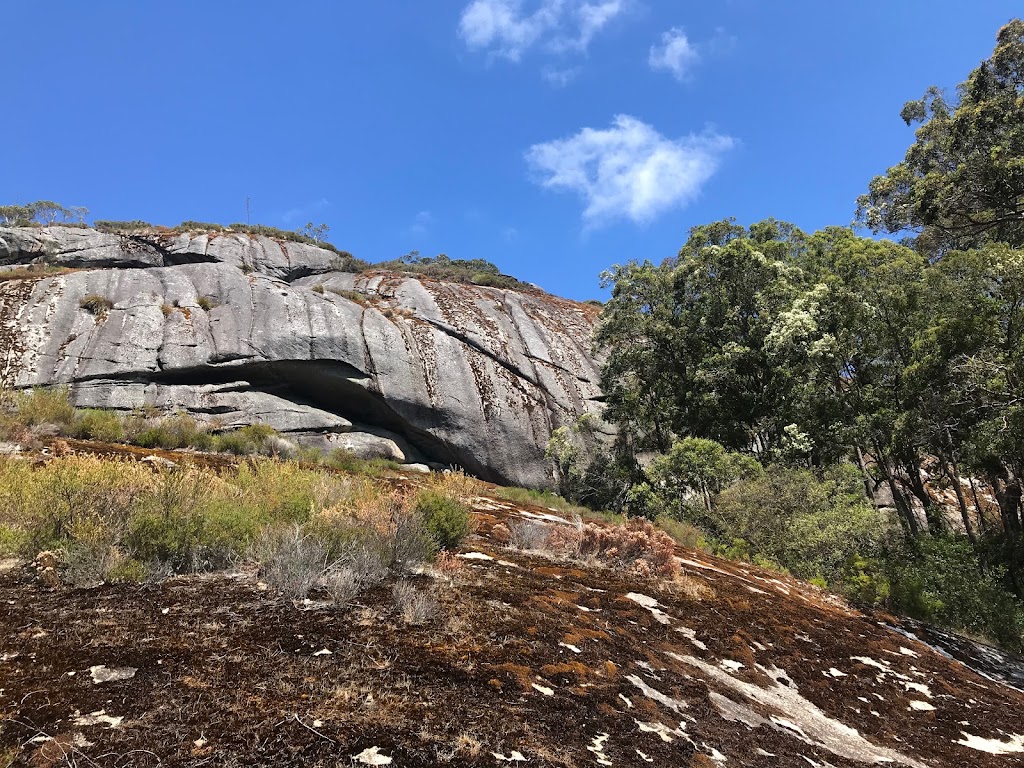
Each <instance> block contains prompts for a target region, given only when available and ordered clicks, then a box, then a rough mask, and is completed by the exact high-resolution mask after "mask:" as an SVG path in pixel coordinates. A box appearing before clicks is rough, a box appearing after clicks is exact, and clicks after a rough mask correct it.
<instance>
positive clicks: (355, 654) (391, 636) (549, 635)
mask: <svg viewBox="0 0 1024 768" xmlns="http://www.w3.org/2000/svg"><path fill="white" fill-rule="evenodd" d="M395 482H415V480H414V479H413V478H406V479H405V480H402V479H401V478H397V479H396V480H395ZM469 501H470V502H471V503H472V505H473V507H474V508H475V514H476V516H477V518H478V521H479V527H478V530H477V533H476V534H475V535H474V536H473V537H471V538H470V540H469V541H468V542H467V546H466V548H465V549H464V550H463V551H462V553H461V555H460V558H459V559H460V561H461V562H462V564H463V565H462V567H460V568H450V567H449V568H446V569H443V570H439V569H431V568H428V569H426V570H425V571H424V572H423V573H422V574H421V575H420V576H418V577H417V583H418V584H419V585H420V587H421V588H422V589H424V590H427V591H429V592H431V593H432V594H433V595H434V596H435V598H436V600H437V602H438V604H439V606H440V607H439V609H438V611H437V613H436V614H435V615H434V616H433V617H431V618H429V619H427V620H426V621H425V622H423V623H419V624H408V623H405V622H403V621H402V618H401V615H400V613H398V612H396V609H395V607H394V605H393V604H392V603H391V601H390V595H389V592H388V589H387V587H386V586H382V587H379V588H376V589H374V590H371V591H370V592H367V593H365V594H362V595H361V596H360V597H359V598H358V599H357V600H356V601H355V602H354V603H352V604H350V605H349V606H348V607H347V608H345V609H342V610H340V611H339V610H338V609H337V608H331V607H330V606H329V605H328V604H325V603H320V602H318V601H317V600H307V601H306V602H303V603H297V604H293V603H291V602H288V601H286V600H283V599H280V598H278V597H275V596H274V595H273V594H272V593H271V592H268V591H267V590H266V589H265V585H262V584H260V583H259V582H258V580H257V576H256V574H255V573H253V572H251V571H246V570H242V571H240V572H238V573H233V574H227V575H222V576H208V577H197V576H192V577H181V578H176V579H171V580H169V581H166V582H163V583H161V584H158V585H149V586H142V587H125V586H110V585H107V586H102V587H97V588H94V589H86V590H74V591H68V590H56V591H47V590H41V589H40V587H39V586H37V585H36V583H35V581H34V579H33V577H32V576H31V573H30V571H29V570H28V569H27V568H21V567H17V568H13V569H11V570H8V571H7V572H6V573H3V574H0V625H2V626H4V627H6V628H9V631H8V632H6V633H5V635H4V636H3V637H2V639H0V680H2V685H0V713H3V718H2V719H3V720H4V723H3V729H2V730H0V754H2V753H3V749H7V750H14V751H13V752H9V753H8V754H12V755H13V754H15V753H17V755H18V758H17V759H18V760H19V761H30V762H31V764H32V765H54V764H56V763H57V761H58V759H63V755H64V754H65V753H67V754H68V755H69V758H68V759H69V762H71V763H72V764H80V765H86V764H89V765H92V764H100V765H115V764H117V765H129V764H130V765H140V766H141V765H156V764H169V765H190V766H191V765H195V766H198V765H246V764H268V763H271V762H272V763H273V764H275V765H304V766H310V765H325V766H326V765H331V766H334V765H349V764H353V765H392V766H395V768H399V767H413V766H436V765H445V764H451V765H474V766H476V765H479V766H501V765H535V766H590V765H602V766H616V765H617V766H645V765H656V766H703V767H704V768H708V767H709V766H719V765H723V766H725V765H731V766H785V767H793V768H796V767H799V768H807V766H812V767H814V766H817V767H819V768H824V767H825V766H832V767H833V768H846V767H852V766H862V765H873V764H887V765H902V766H912V767H914V768H920V767H921V766H930V767H935V768H938V767H939V766H977V767H978V768H985V767H989V766H1011V765H1020V764H1021V763H1022V761H1024V727H1022V720H1021V717H1020V712H1021V711H1022V706H1024V692H1021V691H1020V690H1018V689H1015V688H1013V687H1012V686H1010V685H1008V684H1004V683H1001V682H997V681H996V680H995V679H993V677H992V676H988V677H986V676H983V675H981V674H978V673H976V672H974V671H971V670H970V669H968V668H966V667H965V666H963V665H962V664H960V663H958V662H956V661H954V660H952V659H951V658H949V657H948V656H947V655H945V654H944V653H942V652H940V651H938V650H936V649H935V648H933V647H931V646H929V645H927V644H925V643H924V642H922V641H921V640H919V639H917V638H916V637H914V636H910V635H908V634H906V632H905V630H902V629H899V628H894V627H891V626H889V625H888V624H887V623H886V621H887V620H888V619H886V617H868V616H865V615H863V614H861V613H859V612H857V611H855V610H852V609H850V608H849V607H847V606H845V605H844V604H842V603H841V602H839V601H837V600H836V599H834V598H831V597H828V596H826V595H825V594H824V593H822V592H820V591H818V590H816V589H814V588H813V587H810V586H808V585H805V584H802V583H799V582H796V581H794V580H792V579H789V578H788V577H780V576H778V575H777V574H773V573H771V572H768V571H763V570H760V569H758V568H756V567H753V566H744V565H737V564H735V563H728V562H725V561H721V560H718V559H715V558H711V557H709V556H707V555H704V554H701V553H697V552H694V551H690V550H685V549H679V550H677V556H678V557H679V558H680V561H681V565H682V568H683V575H682V577H681V578H679V579H677V580H675V581H671V582H656V581H653V580H651V579H638V578H637V577H635V576H631V575H629V574H626V573H621V572H616V571H614V570H611V569H609V568H605V567H601V566H599V565H596V564H594V563H587V562H581V561H575V560H573V561H566V560H559V559H556V558H552V557H548V556H544V555H542V554H540V553H536V552H528V551H521V550H514V549H509V548H506V547H503V546H502V545H501V544H500V543H499V541H498V538H496V531H495V529H494V526H495V525H496V524H497V523H498V522H507V521H509V520H515V519H528V520H532V521H535V522H543V523H545V524H546V525H548V526H552V527H558V526H564V525H566V524H567V521H564V520H563V519H561V518H560V517H559V516H558V515H557V514H553V513H552V511H551V510H547V509H544V508H541V507H534V506H529V505H526V506H524V505H519V504H514V503H511V502H507V501H502V500H498V499H496V498H494V497H491V496H489V495H487V494H485V495H481V496H476V497H473V498H471V499H469ZM314 597H315V595H314ZM883 619H885V620H883ZM997 663H999V664H1002V666H1003V667H1004V671H1005V672H1007V673H1009V672H1011V671H1012V670H1011V668H1010V664H1011V660H1010V659H1008V658H1005V657H1003V658H1002V659H1001V660H998V659H997ZM1019 671H1020V668H1019V667H1018V672H1019ZM108 678H113V679H108ZM19 745H21V746H20V747H19Z"/></svg>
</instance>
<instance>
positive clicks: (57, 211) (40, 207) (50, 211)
mask: <svg viewBox="0 0 1024 768" xmlns="http://www.w3.org/2000/svg"><path fill="white" fill-rule="evenodd" d="M88 215H89V209H88V208H82V207H81V206H71V207H70V208H65V207H64V206H63V205H60V204H59V203H55V202H53V201H52V200H37V201H36V202H34V203H28V204H27V205H0V224H3V225H4V226H10V227H23V226H30V225H32V224H42V225H44V226H49V225H50V224H65V223H81V222H84V221H85V217H86V216H88Z"/></svg>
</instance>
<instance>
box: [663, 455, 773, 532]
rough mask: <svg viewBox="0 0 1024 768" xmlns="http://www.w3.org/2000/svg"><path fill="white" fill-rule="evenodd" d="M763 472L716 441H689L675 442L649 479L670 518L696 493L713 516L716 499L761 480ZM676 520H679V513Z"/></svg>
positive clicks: (756, 465) (749, 459)
mask: <svg viewBox="0 0 1024 768" xmlns="http://www.w3.org/2000/svg"><path fill="white" fill-rule="evenodd" d="M762 471H763V470H762V467H761V465H760V464H759V463H758V462H757V461H756V460H755V459H753V458H751V457H750V456H745V455H743V454H741V453H736V452H734V451H727V450H726V449H725V448H724V447H723V446H722V445H720V444H718V443H716V442H714V441H713V440H705V439H704V438H699V437H687V438H683V439H682V440H677V441H675V442H674V443H673V444H672V447H671V449H670V450H669V452H668V453H667V454H663V455H661V456H658V457H657V458H656V459H655V460H654V461H653V462H652V463H651V466H650V469H649V470H648V475H649V477H650V478H651V481H652V482H653V483H654V485H655V487H656V488H657V489H658V490H657V492H656V493H657V495H658V496H660V497H661V499H662V504H663V508H664V509H665V510H666V511H669V513H670V514H672V512H673V511H675V510H677V509H678V502H682V501H683V500H684V499H685V498H686V495H687V493H688V492H689V491H691V490H692V491H694V492H696V493H697V494H699V497H700V499H701V501H702V503H703V504H704V507H705V510H706V511H707V513H708V514H709V515H710V514H711V513H712V499H713V497H714V496H715V495H716V494H718V493H719V492H721V490H722V489H723V488H725V487H726V486H727V485H730V484H732V483H734V482H735V481H736V480H739V479H740V478H753V477H757V476H759V475H760V474H761V473H762ZM675 516H679V514H678V512H676V514H675Z"/></svg>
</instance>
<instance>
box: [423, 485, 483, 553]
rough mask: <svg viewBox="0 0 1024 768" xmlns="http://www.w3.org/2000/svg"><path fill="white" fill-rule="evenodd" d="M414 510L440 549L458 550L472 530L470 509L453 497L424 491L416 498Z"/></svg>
mask: <svg viewBox="0 0 1024 768" xmlns="http://www.w3.org/2000/svg"><path fill="white" fill-rule="evenodd" d="M413 508H414V510H415V512H416V513H417V514H418V515H419V516H420V517H421V518H422V520H423V525H424V528H425V529H426V531H427V533H428V534H429V535H430V537H431V538H433V539H434V541H435V542H436V543H437V546H438V548H439V549H442V550H451V549H456V548H457V547H458V546H459V545H460V544H462V542H463V540H465V538H466V537H467V536H468V535H469V534H470V532H471V530H472V524H471V518H470V515H469V508H468V507H467V506H466V505H465V504H463V503H462V502H461V501H459V500H458V499H456V498H454V497H452V496H448V495H445V494H442V493H439V492H437V491H434V490H429V489H428V490H424V491H421V492H420V493H419V494H418V495H417V496H416V499H415V502H414V506H413Z"/></svg>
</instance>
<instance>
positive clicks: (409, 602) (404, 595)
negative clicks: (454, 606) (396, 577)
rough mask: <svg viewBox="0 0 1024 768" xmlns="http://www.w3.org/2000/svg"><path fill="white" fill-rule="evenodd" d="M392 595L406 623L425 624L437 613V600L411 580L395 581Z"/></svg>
mask: <svg viewBox="0 0 1024 768" xmlns="http://www.w3.org/2000/svg"><path fill="white" fill-rule="evenodd" d="M391 597H392V599H393V600H394V602H395V607H396V608H397V609H398V613H399V615H400V616H401V617H402V621H404V622H405V623H406V624H424V623H426V622H427V621H428V620H430V619H431V618H433V616H434V615H435V614H436V613H437V608H438V605H437V600H435V599H434V598H433V597H432V596H431V595H429V594H428V593H426V592H424V591H423V590H420V589H417V588H416V587H415V586H414V585H413V584H412V583H411V582H409V581H404V580H403V581H398V582H395V585H394V586H393V587H392V589H391Z"/></svg>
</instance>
